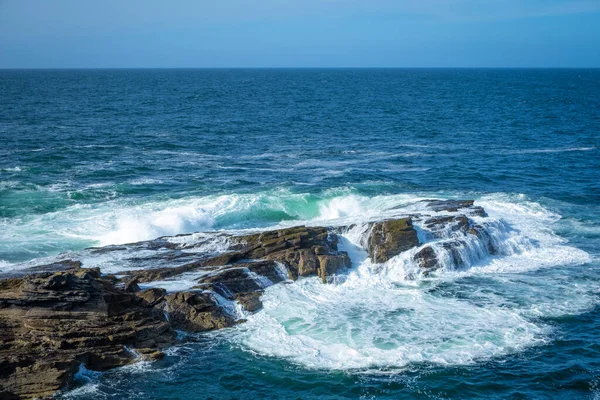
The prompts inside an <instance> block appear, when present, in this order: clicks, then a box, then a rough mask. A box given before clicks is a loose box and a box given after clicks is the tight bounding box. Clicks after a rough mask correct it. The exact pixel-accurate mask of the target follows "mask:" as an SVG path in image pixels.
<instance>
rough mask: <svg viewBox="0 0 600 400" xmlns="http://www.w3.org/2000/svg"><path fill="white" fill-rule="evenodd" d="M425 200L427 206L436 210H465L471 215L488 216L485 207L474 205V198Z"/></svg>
mask: <svg viewBox="0 0 600 400" xmlns="http://www.w3.org/2000/svg"><path fill="white" fill-rule="evenodd" d="M424 202H425V203H426V205H427V207H429V208H430V209H431V210H433V211H436V212H440V211H448V212H456V211H458V210H464V211H466V212H468V213H469V214H471V215H477V216H480V217H487V213H486V212H485V210H484V209H483V207H481V206H475V205H473V203H474V202H475V201H474V200H425V201H424Z"/></svg>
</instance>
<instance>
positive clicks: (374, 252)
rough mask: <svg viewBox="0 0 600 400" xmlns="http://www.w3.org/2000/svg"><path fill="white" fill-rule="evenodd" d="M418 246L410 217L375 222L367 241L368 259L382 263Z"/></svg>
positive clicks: (417, 239)
mask: <svg viewBox="0 0 600 400" xmlns="http://www.w3.org/2000/svg"><path fill="white" fill-rule="evenodd" d="M418 245H419V237H418V236H417V231H416V230H415V228H414V227H413V224H412V219H411V218H410V217H409V218H400V219H391V220H387V221H383V222H377V223H375V224H373V226H372V228H371V233H370V235H369V239H368V251H369V257H370V258H371V260H372V261H373V262H374V263H383V262H386V261H388V260H389V259H390V258H392V257H394V256H397V255H398V254H400V253H402V252H403V251H406V250H408V249H411V248H413V247H416V246H418Z"/></svg>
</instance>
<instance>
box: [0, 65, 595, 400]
mask: <svg viewBox="0 0 600 400" xmlns="http://www.w3.org/2000/svg"><path fill="white" fill-rule="evenodd" d="M0 102H1V104H2V105H3V107H1V108H0V139H1V141H2V146H1V147H0V218H1V219H0V270H4V271H7V270H12V269H19V268H23V267H25V266H28V265H32V264H39V263H41V262H44V261H48V260H54V259H55V257H59V258H60V257H74V258H79V259H81V260H83V261H84V265H85V266H99V267H100V268H101V269H102V270H103V271H104V272H107V273H108V272H117V271H119V270H123V269H127V268H134V266H129V265H128V264H127V262H128V261H127V259H128V258H127V257H130V256H131V252H132V251H135V252H137V253H136V254H137V255H138V256H140V257H142V256H144V251H143V250H138V249H135V250H127V251H123V252H113V253H108V254H101V255H98V254H93V253H90V252H88V251H85V250H84V249H85V248H86V247H89V246H98V245H109V244H121V243H130V242H135V241H139V240H146V239H153V238H156V237H158V236H164V235H176V234H180V233H191V232H208V233H199V234H195V235H193V236H191V237H178V238H172V239H170V240H172V241H186V240H191V241H199V240H202V241H203V243H204V245H203V246H202V247H201V248H200V249H196V251H206V252H218V251H223V250H224V249H226V248H227V242H226V240H225V239H224V238H223V237H221V236H218V235H214V234H212V233H211V232H215V231H225V232H228V233H238V232H243V231H245V230H248V229H250V230H256V229H259V230H261V229H269V228H273V227H281V226H292V225H296V224H309V225H326V226H338V227H343V226H350V225H352V226H353V228H352V229H350V230H343V234H342V236H341V242H340V243H341V246H342V247H343V248H344V250H347V251H348V252H349V254H350V256H351V258H352V261H353V265H354V266H353V268H352V269H350V270H349V271H348V272H347V273H345V274H343V275H341V276H338V277H337V278H336V280H335V282H333V283H332V284H329V285H323V284H321V283H320V282H319V280H318V279H317V278H307V279H301V280H299V281H297V282H295V283H293V284H280V285H275V286H271V287H269V288H267V289H266V291H265V294H264V296H263V303H264V309H263V310H262V311H260V312H258V313H256V314H252V315H244V316H243V317H244V318H246V319H247V322H245V323H244V324H241V325H239V326H236V327H234V328H231V329H226V330H223V331H219V332H214V333H210V334H205V335H198V336H193V337H189V338H188V339H190V341H187V342H185V344H182V345H181V346H176V347H174V348H172V349H169V350H168V355H167V357H166V358H165V359H164V360H161V361H159V362H155V363H138V364H135V365H132V366H128V367H125V368H120V369H117V370H113V371H108V372H105V373H102V374H99V373H95V372H93V371H86V370H82V371H81V373H80V374H79V375H78V377H79V379H78V381H77V387H76V388H74V389H73V390H71V391H68V392H66V393H65V394H64V397H65V398H73V399H87V398H89V399H92V398H93V399H96V398H144V399H146V398H155V399H159V398H186V399H187V398H189V399H193V398H205V397H211V398H227V399H229V398H267V397H268V398H274V397H278V398H291V399H296V398H315V397H324V398H356V397H360V398H387V397H389V398H515V399H517V398H596V397H597V396H598V395H599V394H598V393H599V392H598V389H599V388H598V385H599V384H600V381H599V380H598V374H599V373H600V361H598V360H600V334H598V332H599V328H600V323H599V322H600V313H599V311H598V307H597V306H598V301H599V300H600V297H599V294H600V272H599V271H598V267H599V266H600V263H599V261H598V256H599V254H600V245H599V244H598V243H599V239H600V204H599V200H600V151H599V150H598V139H599V132H598V129H599V128H598V127H599V126H600V107H599V104H600V72H598V71H597V70H539V71H538V70H206V71H202V70H198V71H196V70H189V71H186V70H176V71H168V70H157V71H154V70H143V71H134V70H123V71H117V70H115V71H2V72H0ZM428 198H472V199H475V200H476V204H477V205H480V206H483V207H484V208H485V209H486V210H487V212H488V214H489V217H487V218H484V219H482V220H481V221H478V222H481V223H485V224H486V225H485V226H486V229H487V231H488V232H489V233H490V235H491V236H492V238H493V240H495V243H496V245H497V247H498V250H499V251H498V254H496V255H490V254H489V253H488V252H487V251H485V249H484V248H483V247H482V244H481V243H479V242H478V241H477V240H476V239H475V238H474V237H473V238H471V239H470V241H467V242H465V243H464V245H463V247H462V248H461V250H460V254H461V262H460V264H459V265H457V264H456V263H454V262H453V261H452V260H451V258H450V257H446V258H444V257H442V258H441V259H442V262H443V264H444V267H443V268H442V269H441V270H439V271H437V272H436V273H435V274H433V275H432V276H429V277H423V276H422V275H420V274H419V270H418V268H417V266H416V265H415V264H414V262H413V261H412V257H411V256H412V254H413V253H414V252H415V251H416V250H412V251H409V252H407V253H405V254H401V255H400V256H397V257H394V258H393V259H391V260H389V261H388V262H387V263H384V264H372V263H371V262H370V261H369V260H368V259H367V257H366V253H365V251H364V238H365V234H366V227H367V225H366V223H367V222H368V221H373V220H378V219H382V218H386V217H391V216H399V215H407V214H412V213H419V212H423V211H424V210H423V208H422V207H423V206H422V204H420V203H418V201H419V200H422V199H428ZM416 227H417V229H418V231H419V235H420V237H421V239H422V240H423V241H427V242H428V244H430V245H433V246H434V247H435V248H436V249H437V251H438V254H440V255H442V256H443V251H444V250H443V246H442V244H443V242H444V240H452V239H453V237H452V233H451V232H445V233H443V234H441V235H437V236H436V234H433V233H431V232H428V231H427V229H426V228H425V227H424V226H421V225H419V223H418V222H417V223H416ZM149 267H150V266H149ZM198 276H199V275H194V274H188V275H184V276H182V277H178V278H176V279H171V280H167V281H164V282H158V283H156V285H158V286H161V287H164V288H166V289H168V290H181V289H185V288H189V287H191V286H193V283H194V279H197V278H198ZM232 307H234V305H233V306H232ZM237 311H238V312H239V310H237Z"/></svg>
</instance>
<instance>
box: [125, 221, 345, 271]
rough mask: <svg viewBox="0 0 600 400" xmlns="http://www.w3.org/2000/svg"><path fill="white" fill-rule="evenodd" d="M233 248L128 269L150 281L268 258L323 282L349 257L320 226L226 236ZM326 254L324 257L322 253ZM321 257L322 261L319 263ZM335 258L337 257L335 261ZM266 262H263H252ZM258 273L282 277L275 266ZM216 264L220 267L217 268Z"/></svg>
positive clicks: (332, 234) (334, 237)
mask: <svg viewBox="0 0 600 400" xmlns="http://www.w3.org/2000/svg"><path fill="white" fill-rule="evenodd" d="M227 238H228V239H229V241H230V242H231V243H232V245H233V249H234V250H233V251H228V252H225V253H223V254H219V255H217V256H213V257H209V258H205V259H201V260H198V261H194V262H191V263H187V264H184V265H181V266H177V267H169V268H155V269H150V270H148V269H144V270H136V271H129V272H127V274H128V276H130V277H132V278H136V279H137V280H138V282H151V281H157V280H162V279H166V278H170V277H173V276H177V275H181V274H183V273H186V272H197V271H206V272H207V273H209V272H211V271H218V269H219V268H222V267H224V266H236V265H239V266H240V267H243V266H244V262H245V261H244V260H259V259H260V260H269V261H273V262H279V263H281V264H282V265H283V266H284V268H285V270H286V271H287V274H288V278H289V279H293V280H296V279H298V277H299V276H314V275H317V276H320V277H321V279H322V280H323V282H326V281H327V279H328V278H329V277H330V276H331V275H332V274H335V273H336V272H337V271H339V270H340V268H349V267H350V266H351V261H350V258H349V257H348V255H347V254H346V253H345V252H343V251H338V248H337V236H336V235H335V234H334V233H331V232H329V231H328V229H327V228H323V227H306V226H297V227H293V228H285V229H278V230H273V231H267V232H261V233H256V234H252V235H244V236H227ZM324 256H327V257H324ZM321 260H322V261H323V265H321ZM334 260H336V261H334ZM259 265H262V266H265V265H266V264H255V267H258V266H259ZM246 266H247V265H246ZM274 266H275V264H269V269H270V271H271V272H268V273H266V272H265V273H261V275H266V276H267V277H269V279H271V278H273V279H271V280H273V281H274V282H277V281H279V280H281V278H280V277H279V275H278V274H277V272H276V268H274ZM217 267H219V268H217Z"/></svg>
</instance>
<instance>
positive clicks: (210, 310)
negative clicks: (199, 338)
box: [162, 291, 235, 332]
mask: <svg viewBox="0 0 600 400" xmlns="http://www.w3.org/2000/svg"><path fill="white" fill-rule="evenodd" d="M162 307H163V310H164V311H165V314H166V317H167V319H168V320H169V322H170V323H171V325H172V326H173V327H174V328H176V329H181V330H184V331H187V332H205V331H211V330H214V329H221V328H226V327H228V326H232V325H234V324H235V319H234V318H232V317H231V316H228V315H227V314H226V313H225V312H224V311H223V309H222V308H221V307H219V305H218V302H217V301H215V299H214V298H213V295H212V294H210V293H206V292H202V291H187V292H176V293H171V294H169V295H167V296H166V297H165V301H164V303H163V305H162Z"/></svg>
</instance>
